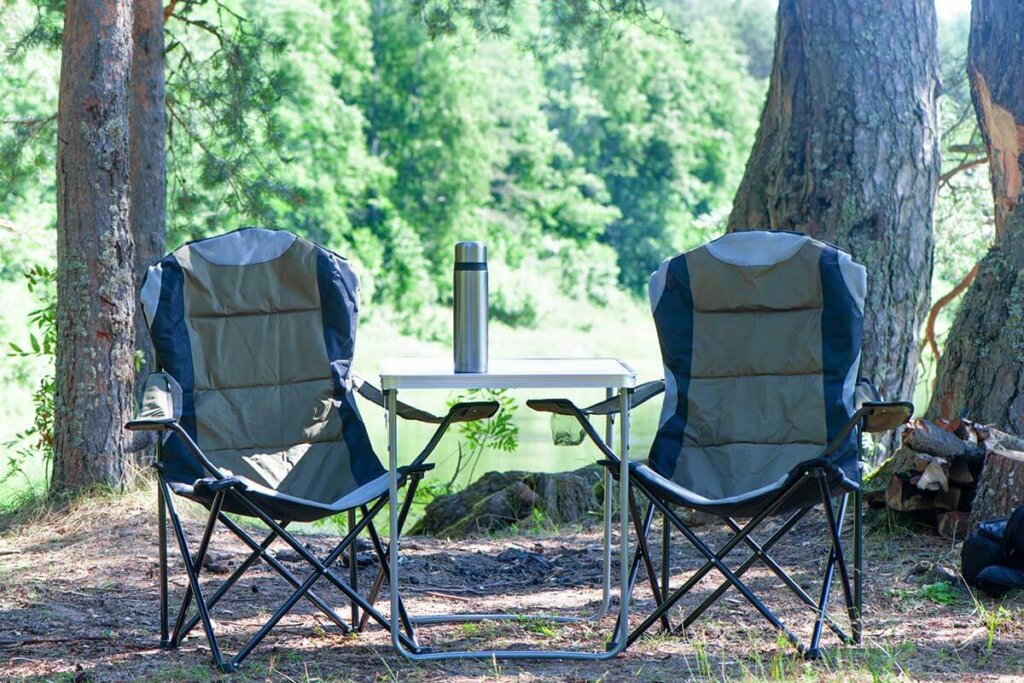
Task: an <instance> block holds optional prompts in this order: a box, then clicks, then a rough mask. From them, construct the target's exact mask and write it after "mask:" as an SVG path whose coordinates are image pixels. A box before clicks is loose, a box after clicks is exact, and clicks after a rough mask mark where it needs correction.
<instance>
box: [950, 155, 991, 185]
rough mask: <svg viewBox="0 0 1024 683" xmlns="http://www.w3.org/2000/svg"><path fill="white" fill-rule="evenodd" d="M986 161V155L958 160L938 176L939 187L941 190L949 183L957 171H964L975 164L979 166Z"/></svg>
mask: <svg viewBox="0 0 1024 683" xmlns="http://www.w3.org/2000/svg"><path fill="white" fill-rule="evenodd" d="M987 161H988V156H983V157H978V158H976V159H968V160H967V161H962V162H960V163H959V164H957V165H956V166H955V167H954V168H951V169H950V170H948V171H946V172H945V173H943V174H942V175H940V176H939V189H940V190H941V189H942V188H943V187H944V186H946V185H947V184H949V181H950V180H952V179H953V177H954V176H956V175H957V174H958V173H961V172H963V171H966V170H967V169H969V168H974V167H975V166H981V165H982V164H984V163H985V162H987Z"/></svg>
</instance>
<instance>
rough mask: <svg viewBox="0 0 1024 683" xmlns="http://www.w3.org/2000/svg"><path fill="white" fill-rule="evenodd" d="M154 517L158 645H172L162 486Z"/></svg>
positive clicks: (159, 489) (163, 646)
mask: <svg viewBox="0 0 1024 683" xmlns="http://www.w3.org/2000/svg"><path fill="white" fill-rule="evenodd" d="M157 479H158V480H160V481H162V480H163V474H161V473H159V472H158V473H157ZM156 517H157V554H158V560H157V561H158V568H157V572H158V573H159V577H158V581H159V583H160V647H161V648H169V647H173V645H172V644H171V638H170V623H169V614H168V595H167V506H166V504H165V503H164V490H163V487H162V486H157V488H156Z"/></svg>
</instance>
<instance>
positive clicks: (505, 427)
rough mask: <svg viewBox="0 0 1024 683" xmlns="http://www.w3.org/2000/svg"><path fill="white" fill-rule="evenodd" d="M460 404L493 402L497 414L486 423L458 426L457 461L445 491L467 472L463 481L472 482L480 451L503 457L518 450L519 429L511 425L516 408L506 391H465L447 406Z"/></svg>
mask: <svg viewBox="0 0 1024 683" xmlns="http://www.w3.org/2000/svg"><path fill="white" fill-rule="evenodd" d="M463 401H497V402H498V412H497V413H496V414H495V415H494V417H492V418H490V419H488V420H472V421H469V422H460V423H458V426H457V428H456V433H457V434H458V436H459V444H458V447H457V448H458V450H457V457H458V459H457V461H456V463H455V469H454V472H453V474H452V476H451V479H450V480H449V481H448V484H447V488H448V490H449V491H451V490H452V488H453V487H454V486H455V482H456V481H457V480H458V479H459V475H460V474H461V473H462V472H463V471H467V472H468V473H469V474H468V478H467V479H466V481H473V475H474V474H475V471H476V466H477V464H478V463H479V462H480V456H481V455H483V453H484V451H486V450H488V449H493V450H496V451H501V452H503V453H512V452H513V451H515V450H516V448H518V447H519V425H517V424H516V423H515V421H514V420H513V418H514V417H515V414H516V410H517V409H518V405H517V404H516V402H515V399H514V398H512V396H510V395H509V393H508V390H506V389H468V390H466V391H464V392H461V393H459V394H458V395H456V396H455V397H454V398H452V400H451V401H449V405H450V406H452V405H455V404H456V403H460V402H463Z"/></svg>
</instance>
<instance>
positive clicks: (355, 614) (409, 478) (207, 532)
mask: <svg viewBox="0 0 1024 683" xmlns="http://www.w3.org/2000/svg"><path fill="white" fill-rule="evenodd" d="M353 386H354V388H356V390H358V391H359V393H360V395H362V396H363V397H364V398H367V399H369V400H371V401H373V402H374V403H377V404H378V405H383V402H382V394H381V393H380V391H379V390H378V389H376V388H375V387H373V386H371V385H369V384H367V383H365V382H363V381H362V380H361V379H359V378H357V377H353ZM497 409H498V404H497V402H494V401H480V402H463V403H457V404H455V405H453V406H452V407H451V408H450V409H449V410H448V413H447V414H446V415H445V416H444V417H437V416H434V415H432V414H431V413H429V412H426V411H423V410H419V409H417V408H414V407H412V406H409V405H407V404H404V403H403V404H401V405H400V406H399V411H398V415H399V417H401V418H404V419H411V420H418V421H421V422H428V423H433V424H437V425H438V427H437V429H436V430H435V431H434V433H433V435H432V436H431V438H430V440H429V442H428V443H427V445H426V446H425V447H424V448H423V450H422V451H421V452H420V453H419V455H417V456H416V458H415V459H414V460H413V462H412V464H410V465H408V466H405V467H403V468H401V471H400V472H399V486H403V485H405V484H406V483H408V484H409V488H408V491H407V492H406V496H405V499H404V500H403V502H402V506H401V508H400V512H399V530H401V529H402V528H404V524H405V521H406V518H407V517H408V514H409V509H410V507H411V505H412V502H413V499H414V497H415V495H416V490H417V487H418V485H419V482H420V480H421V479H422V478H423V475H424V474H425V473H426V472H427V471H429V470H430V469H432V468H433V465H432V464H427V463H426V462H425V461H426V459H427V458H428V457H429V456H430V454H431V453H432V452H433V451H434V449H436V448H437V445H438V444H439V443H440V441H441V438H442V437H443V436H444V434H445V432H446V431H447V430H448V428H449V427H450V426H451V424H452V423H454V422H465V421H469V420H478V419H485V418H489V417H491V416H492V415H494V414H495V412H497ZM125 428H126V429H129V430H148V431H169V432H171V434H172V435H173V436H171V437H169V438H174V437H177V438H179V439H181V440H182V442H183V443H184V444H185V446H186V447H187V448H188V450H189V451H190V452H191V453H192V454H193V455H194V456H195V457H196V459H197V460H198V461H199V462H200V463H201V464H202V466H203V468H204V469H205V470H206V471H207V472H208V473H209V474H210V477H208V478H206V479H201V480H199V481H197V482H196V486H197V487H201V488H205V489H206V491H204V493H205V494H207V495H208V496H209V495H212V502H210V503H209V505H208V507H209V516H208V517H207V521H206V525H205V528H204V531H203V535H202V537H201V539H200V541H199V545H198V547H197V548H196V551H195V553H194V554H193V553H192V552H191V551H190V548H189V544H188V540H187V538H186V535H185V532H184V529H183V527H182V523H181V518H180V516H179V514H178V511H177V507H176V505H175V503H174V492H173V491H172V490H171V487H170V485H169V483H168V481H167V480H166V479H165V477H164V473H163V466H162V462H161V459H160V455H159V447H158V456H157V462H156V463H155V465H154V467H155V468H156V471H157V480H158V492H157V496H158V497H157V515H158V533H159V582H160V646H161V647H162V648H167V649H174V648H177V647H179V646H180V645H181V642H182V641H183V639H184V638H185V636H187V635H188V633H189V632H190V631H191V630H192V629H193V628H195V626H196V625H197V624H198V623H202V625H203V630H204V631H205V634H206V638H207V641H208V642H209V645H210V652H211V655H212V657H213V661H214V663H215V664H216V666H217V668H218V669H219V670H220V671H221V672H224V673H229V672H232V671H235V670H237V669H238V667H239V666H240V665H241V663H242V661H243V660H244V659H245V658H246V657H247V656H248V655H249V653H251V652H252V650H253V649H254V648H255V647H256V646H257V645H259V643H260V642H261V641H262V640H263V639H264V638H265V637H266V636H267V634H268V633H270V631H271V630H272V629H273V628H274V626H276V625H277V623H278V622H279V621H280V620H281V619H282V618H283V617H284V616H285V615H286V614H287V613H288V612H289V611H290V610H291V609H292V607H294V606H295V604H296V603H298V602H299V600H301V599H302V598H305V599H307V600H308V601H310V602H311V603H312V604H313V605H315V606H316V607H317V608H318V609H319V610H320V611H321V612H323V614H324V615H325V616H326V617H327V618H328V619H329V620H330V621H331V622H333V623H334V624H335V625H337V626H338V627H339V628H340V629H341V630H342V632H344V633H350V632H353V631H359V630H362V629H363V628H364V627H365V625H366V623H367V620H368V619H373V620H374V621H376V622H377V623H378V624H380V625H381V626H382V627H384V628H385V629H390V622H389V621H388V620H387V619H386V618H385V617H384V616H383V615H382V614H381V613H380V612H379V611H377V609H375V608H374V603H375V602H376V598H377V595H378V593H379V591H380V588H381V586H382V585H383V583H384V581H385V580H386V579H387V578H388V576H387V572H388V567H389V564H388V553H389V549H388V548H387V547H386V546H385V545H384V544H383V542H382V541H381V539H380V535H379V534H378V532H377V529H376V527H375V526H374V523H373V519H374V517H375V516H376V515H377V514H378V513H379V512H380V511H381V510H382V509H383V508H384V506H385V505H386V504H387V502H388V494H387V493H386V492H385V493H384V494H383V495H381V496H379V497H377V498H375V499H373V500H371V501H369V502H365V503H363V504H359V505H356V506H354V507H353V508H351V509H349V510H347V511H345V510H343V511H341V512H348V521H349V524H348V532H347V533H346V534H345V536H344V537H343V538H342V539H341V541H340V542H339V543H338V544H337V545H336V546H335V548H334V550H332V551H331V552H330V553H329V554H328V555H327V556H326V557H325V558H323V559H322V560H321V559H319V558H317V557H316V556H315V555H313V553H311V552H310V551H309V550H308V549H307V548H306V547H305V546H304V545H303V544H302V543H301V542H300V541H298V540H297V539H296V538H295V537H294V536H293V535H292V534H290V533H289V532H288V531H287V530H286V527H287V526H288V524H289V522H288V521H287V520H275V519H273V518H272V517H271V516H270V515H269V514H267V512H265V511H264V510H263V509H262V508H261V507H260V505H259V504H258V503H257V502H256V501H254V500H253V499H252V498H251V497H250V495H249V494H248V493H247V491H246V487H245V483H244V482H243V481H242V480H240V479H238V478H237V477H232V476H226V475H225V474H224V473H223V472H221V471H220V470H219V469H218V468H217V467H216V466H215V465H214V464H213V463H212V462H211V461H210V460H209V459H208V458H207V456H206V455H205V454H204V453H203V451H202V449H201V448H200V447H199V446H198V444H196V442H195V441H194V440H193V439H192V438H191V437H190V436H189V434H188V432H186V431H185V429H184V428H183V427H181V425H180V424H178V422H177V421H176V420H174V419H165V420H133V421H131V422H129V423H128V424H126V425H125ZM225 502H230V503H232V505H231V507H232V509H243V510H244V511H245V512H243V513H241V514H244V515H246V516H251V517H255V518H257V519H259V520H260V521H261V522H263V524H264V525H266V527H267V528H268V530H269V533H268V534H267V535H266V536H265V537H264V538H263V540H262V541H261V542H260V541H257V540H256V539H255V538H253V537H252V536H251V535H250V534H249V533H248V532H247V531H246V530H245V529H244V528H243V527H242V526H241V525H239V524H238V523H237V522H235V521H234V520H232V519H231V518H230V517H229V516H228V515H227V514H226V513H225V512H224V504H225ZM357 509H358V511H359V512H360V513H361V515H360V518H359V520H358V521H357V520H356V511H357ZM339 514H340V513H339ZM168 519H170V522H171V528H172V531H173V533H174V537H175V541H176V542H177V545H178V549H179V551H180V552H181V557H182V561H183V564H184V568H185V573H186V574H187V576H188V585H187V586H186V588H185V595H184V597H183V598H182V601H181V605H180V607H179V610H178V614H177V618H176V620H175V624H174V628H173V630H171V628H170V621H169V616H170V613H169V607H170V604H169V592H168V562H167V520H168ZM218 521H219V522H220V523H221V524H222V525H223V526H224V527H225V528H227V529H228V530H230V531H231V532H232V533H233V534H235V536H237V537H238V538H239V539H241V540H242V542H243V543H245V545H247V546H248V547H249V548H250V549H251V552H250V554H249V555H248V557H246V559H245V560H244V561H243V562H242V563H241V564H240V565H239V566H238V567H237V568H236V569H235V570H234V571H233V572H232V573H231V574H230V575H229V576H228V577H227V579H225V580H224V582H223V583H221V584H220V585H219V586H218V587H217V588H216V589H215V590H214V591H213V592H212V593H207V592H206V591H205V590H204V589H203V587H202V585H201V583H200V575H201V572H202V568H203V563H204V560H205V559H206V555H207V552H208V550H209V546H210V541H211V539H212V536H213V531H214V529H215V527H216V525H217V522H218ZM363 530H366V531H367V532H368V534H369V536H370V539H371V542H372V545H373V549H374V552H375V554H376V556H377V559H378V561H379V563H380V564H379V569H378V572H377V576H376V578H375V580H374V582H373V585H372V588H371V591H370V593H369V595H368V596H367V597H363V596H362V595H360V594H359V592H358V563H357V561H356V544H355V540H356V538H357V537H358V536H359V534H360V533H361V532H362V531H363ZM278 539H280V540H281V541H283V542H284V543H286V544H287V545H288V546H289V547H290V548H291V549H292V550H293V551H295V552H296V553H297V554H298V555H299V556H300V557H301V558H302V559H303V560H305V561H306V562H307V563H308V564H309V565H310V566H311V567H312V570H313V571H312V572H311V573H310V574H309V575H308V576H307V577H306V578H305V579H304V580H302V581H300V580H299V578H298V577H296V576H295V575H294V574H293V573H292V572H291V571H290V570H289V569H288V568H287V567H285V566H284V565H283V564H282V563H281V562H280V561H279V560H278V559H277V558H276V557H274V556H273V555H271V554H270V553H269V552H268V549H269V548H270V546H271V544H272V543H273V542H274V541H276V540H278ZM346 550H348V551H349V577H348V581H347V582H346V581H344V580H342V579H341V578H340V577H338V575H337V574H336V573H335V572H334V571H332V570H331V565H332V564H334V562H336V561H337V560H338V558H339V557H341V556H342V555H343V554H344V552H345V551H346ZM261 559H262V560H263V561H264V562H266V563H267V564H268V565H269V566H270V567H271V568H273V569H274V570H275V571H276V572H277V573H278V574H279V575H280V576H281V577H282V578H283V579H284V580H285V581H287V582H288V583H289V584H290V585H291V586H292V588H293V589H294V591H293V592H292V594H291V595H290V596H289V597H288V599H287V600H285V602H284V603H282V604H281V606H280V607H279V608H278V609H277V611H275V612H274V614H273V616H271V617H270V619H268V620H267V622H266V623H264V625H263V626H262V627H261V628H260V629H259V630H258V631H257V632H256V633H255V634H254V635H252V636H251V637H250V639H249V640H248V642H247V643H246V644H245V645H244V646H243V647H242V648H241V649H240V650H239V651H238V652H237V653H236V654H235V655H234V656H233V657H230V658H226V657H225V656H224V654H223V653H222V652H221V649H220V645H219V643H218V639H217V635H216V633H215V632H214V623H213V620H212V619H211V617H210V612H211V610H212V609H213V608H214V606H215V605H216V604H217V603H218V602H219V601H220V600H221V598H222V597H224V595H226V594H227V592H228V591H229V590H230V589H231V588H232V586H234V585H235V584H236V583H237V582H238V580H239V579H240V578H241V577H242V575H243V574H245V572H246V571H247V570H248V569H249V568H250V567H252V565H253V564H254V563H256V562H257V561H258V560H261ZM321 577H323V578H325V579H326V580H327V581H328V582H329V583H330V584H332V585H333V586H334V587H335V588H337V589H338V590H339V591H341V592H342V593H343V594H344V595H345V597H346V598H347V599H348V600H349V601H350V602H351V604H352V613H351V620H350V622H346V621H345V620H344V619H343V618H342V617H341V616H340V615H338V613H337V612H336V611H335V610H334V609H333V608H332V607H331V606H330V605H329V604H328V603H327V602H326V601H325V600H323V599H322V598H321V597H319V596H318V595H317V594H316V593H315V592H313V590H312V588H313V585H314V584H315V583H316V582H317V581H318V580H319V579H320V578H321ZM193 601H194V602H195V604H196V612H197V613H196V614H194V615H193V616H192V617H191V618H190V619H189V618H188V612H189V609H190V607H191V604H192V602H193ZM399 610H400V618H401V620H402V623H403V627H404V628H405V631H406V633H404V634H402V635H401V637H402V640H403V644H404V645H405V646H406V647H408V648H410V649H412V650H419V649H420V647H419V645H418V644H417V642H416V639H415V636H414V633H413V626H412V622H411V621H410V619H409V616H408V614H407V613H406V611H405V607H404V605H402V604H401V603H400V604H399Z"/></svg>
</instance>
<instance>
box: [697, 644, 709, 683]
mask: <svg viewBox="0 0 1024 683" xmlns="http://www.w3.org/2000/svg"><path fill="white" fill-rule="evenodd" d="M693 650H694V653H695V655H696V658H697V673H698V674H700V675H701V676H703V677H704V678H708V677H710V676H711V658H710V657H708V649H707V646H705V645H704V643H703V642H700V643H694V644H693Z"/></svg>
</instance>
